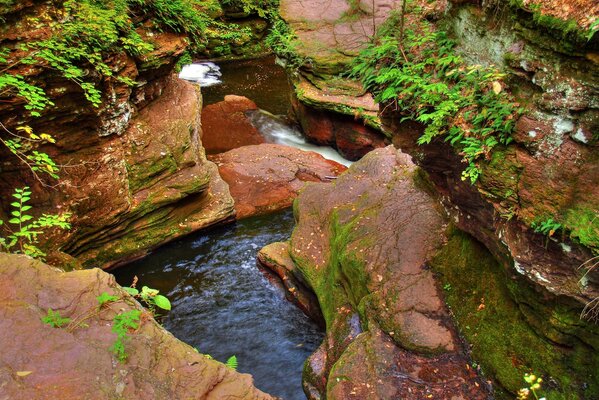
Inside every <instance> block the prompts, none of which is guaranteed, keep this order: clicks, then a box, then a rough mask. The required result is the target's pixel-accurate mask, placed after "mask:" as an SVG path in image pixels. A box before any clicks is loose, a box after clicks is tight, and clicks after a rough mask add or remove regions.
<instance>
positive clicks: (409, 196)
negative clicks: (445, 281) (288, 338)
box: [261, 147, 487, 399]
mask: <svg viewBox="0 0 599 400" xmlns="http://www.w3.org/2000/svg"><path fill="white" fill-rule="evenodd" d="M425 188H426V185H425V184H424V183H423V180H422V178H421V177H420V175H419V172H418V169H417V168H416V167H415V166H414V164H412V162H411V161H410V159H409V156H407V155H405V154H402V153H399V152H397V150H395V149H394V148H392V147H387V148H385V149H377V150H374V151H372V152H370V153H369V154H367V155H366V156H365V157H364V158H362V159H361V160H360V161H358V162H356V163H355V164H353V165H352V166H351V167H350V168H349V169H348V171H347V172H346V173H344V174H342V175H341V176H339V178H338V179H337V180H336V181H335V182H334V183H333V184H320V183H315V184H310V185H308V186H307V187H306V188H305V189H304V190H303V191H302V193H301V194H300V196H299V197H298V200H297V204H296V205H295V207H294V211H295V213H296V219H297V221H298V222H297V226H296V228H295V230H294V231H293V234H292V237H291V240H290V242H289V245H288V247H286V248H285V247H283V246H281V245H276V246H277V249H278V250H279V252H280V251H283V252H284V251H287V256H288V257H289V259H291V260H292V261H293V266H292V267H290V266H289V265H288V261H283V265H282V266H280V268H284V269H286V270H287V271H290V272H289V273H288V274H287V275H288V276H292V277H294V278H295V279H302V280H303V281H305V283H306V285H307V286H308V287H309V288H310V289H311V290H312V291H313V292H314V293H315V295H316V296H317V298H318V303H319V304H320V308H321V311H322V314H323V316H324V320H325V322H326V328H327V333H326V338H325V341H324V342H323V344H322V345H321V347H320V348H319V349H318V350H317V351H316V352H315V353H314V354H313V355H312V356H311V358H310V359H309V360H308V361H307V364H306V367H305V371H304V387H305V391H306V393H309V394H310V398H312V399H316V398H327V399H350V398H368V399H388V398H403V399H422V398H427V396H433V397H434V398H462V399H485V398H487V392H486V389H484V388H483V385H482V383H481V381H480V380H479V378H478V377H477V376H476V373H474V371H473V370H471V369H469V368H468V366H467V364H468V360H467V358H466V356H465V355H464V349H463V348H462V344H461V342H460V341H459V339H458V337H457V335H456V333H455V330H454V327H453V325H452V323H451V320H450V318H449V313H448V311H447V309H446V307H445V305H444V302H443V298H442V295H441V293H440V291H439V289H438V288H437V286H436V284H435V280H434V277H433V274H432V272H431V271H430V269H429V268H428V267H427V262H428V260H430V259H431V258H432V257H433V255H434V254H435V252H436V251H437V250H438V248H439V247H440V246H441V245H442V242H443V237H444V229H445V223H446V222H445V220H444V217H443V213H442V211H441V210H439V209H438V208H437V203H436V201H435V199H434V198H433V197H431V196H430V195H429V194H428V193H427V192H426V190H425ZM272 253H273V252H272V249H270V248H268V247H267V248H266V249H263V251H262V256H261V260H262V259H265V258H268V260H267V261H268V262H265V263H264V265H265V266H269V264H273V263H276V262H277V260H285V259H286V258H285V257H284V256H281V255H277V256H275V257H272V256H271V257H265V256H268V255H269V254H272ZM275 254H277V253H276V252H275ZM280 268H279V269H280Z"/></svg>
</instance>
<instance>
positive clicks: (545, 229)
mask: <svg viewBox="0 0 599 400" xmlns="http://www.w3.org/2000/svg"><path fill="white" fill-rule="evenodd" d="M530 226H531V228H533V229H534V231H535V232H537V233H542V234H543V235H547V236H553V234H554V233H555V232H557V231H558V230H559V229H560V228H561V227H562V224H560V223H559V222H556V221H554V220H553V218H547V219H545V220H539V221H536V222H533V223H532V224H530Z"/></svg>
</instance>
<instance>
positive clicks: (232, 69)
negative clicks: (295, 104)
mask: <svg viewBox="0 0 599 400" xmlns="http://www.w3.org/2000/svg"><path fill="white" fill-rule="evenodd" d="M218 67H219V68H220V73H221V77H220V83H219V84H216V85H215V84H211V85H209V86H203V87H202V96H203V98H204V104H205V105H207V104H214V103H218V102H219V101H223V100H224V98H225V96H226V95H228V94H235V95H237V96H245V97H247V98H249V99H252V100H253V101H254V103H256V105H257V106H258V107H260V108H261V109H263V110H266V111H268V112H271V113H273V114H277V115H286V114H287V112H288V111H289V106H290V97H289V96H290V87H289V81H288V79H287V74H286V72H285V69H283V68H282V67H281V66H279V65H277V64H275V58H274V57H264V58H258V59H255V60H245V61H228V62H220V63H218Z"/></svg>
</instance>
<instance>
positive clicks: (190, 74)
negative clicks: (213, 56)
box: [179, 62, 222, 87]
mask: <svg viewBox="0 0 599 400" xmlns="http://www.w3.org/2000/svg"><path fill="white" fill-rule="evenodd" d="M221 75H222V74H221V72H220V67H219V66H218V65H216V64H214V63H211V62H204V63H198V64H188V65H185V66H183V68H181V72H179V78H181V79H185V80H186V81H191V82H197V83H199V84H200V86H202V87H208V86H213V85H218V84H220V83H222V81H221V80H220V78H221Z"/></svg>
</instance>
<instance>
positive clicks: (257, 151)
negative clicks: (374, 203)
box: [211, 144, 346, 218]
mask: <svg viewBox="0 0 599 400" xmlns="http://www.w3.org/2000/svg"><path fill="white" fill-rule="evenodd" d="M211 160H212V161H214V162H215V163H216V164H217V165H218V170H219V173H220V176H221V177H222V178H223V180H224V181H225V182H227V184H228V185H229V190H230V192H231V196H233V199H234V200H235V210H236V211H237V218H244V217H248V216H251V215H258V214H264V213H267V212H270V211H275V210H279V209H282V208H285V207H289V206H290V205H291V203H292V202H293V199H294V198H295V197H297V194H298V193H299V192H300V191H301V189H302V188H303V187H304V185H305V182H330V181H331V180H332V179H334V178H335V177H336V176H337V175H338V174H339V173H341V172H343V171H345V169H346V168H345V166H343V165H341V164H338V163H336V162H335V161H331V160H327V159H325V158H323V157H322V156H321V155H319V154H317V153H313V152H307V151H303V150H299V149H295V148H292V147H287V146H282V145H277V144H260V145H254V146H244V147H241V148H238V149H234V150H231V151H228V152H226V153H222V154H218V155H215V156H212V157H211Z"/></svg>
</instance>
